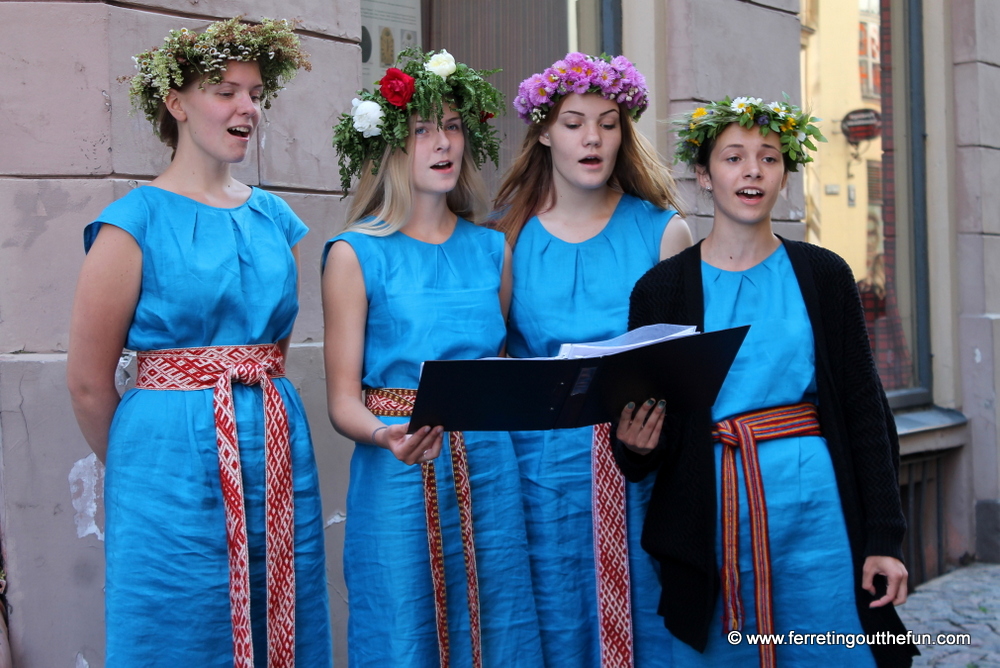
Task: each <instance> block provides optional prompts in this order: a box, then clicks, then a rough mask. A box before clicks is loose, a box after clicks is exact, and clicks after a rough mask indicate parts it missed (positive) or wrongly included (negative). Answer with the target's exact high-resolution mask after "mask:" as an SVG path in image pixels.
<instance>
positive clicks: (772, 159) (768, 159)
mask: <svg viewBox="0 0 1000 668" xmlns="http://www.w3.org/2000/svg"><path fill="white" fill-rule="evenodd" d="M764 162H768V163H775V162H778V159H777V158H775V157H774V156H773V155H766V156H764Z"/></svg>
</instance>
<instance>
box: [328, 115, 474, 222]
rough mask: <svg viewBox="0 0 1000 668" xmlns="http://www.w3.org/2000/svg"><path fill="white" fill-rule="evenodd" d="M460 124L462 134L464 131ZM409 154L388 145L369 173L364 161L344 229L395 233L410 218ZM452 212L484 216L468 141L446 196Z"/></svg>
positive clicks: (410, 143) (409, 144)
mask: <svg viewBox="0 0 1000 668" xmlns="http://www.w3.org/2000/svg"><path fill="white" fill-rule="evenodd" d="M412 125H413V123H412V121H411V132H410V136H409V138H408V139H407V143H406V146H407V148H408V149H409V148H412V146H413V132H412ZM465 131H466V130H465V126H464V125H463V126H462V133H463V134H464V133H465ZM411 163H412V153H411V152H409V151H404V150H402V149H398V148H394V147H392V146H389V145H387V146H386V147H385V151H384V153H383V154H382V167H381V169H379V170H378V174H372V166H371V161H370V160H369V161H366V163H365V166H364V169H363V170H362V174H361V179H360V180H359V181H358V187H357V190H356V191H355V193H354V201H353V202H352V203H351V207H350V209H349V210H348V212H347V223H346V224H345V225H344V229H349V230H351V231H352V232H361V233H362V234H370V235H372V236H376V237H384V236H388V235H390V234H392V233H393V232H397V231H398V230H399V229H400V228H402V227H403V226H404V225H405V224H406V223H407V221H409V219H410V214H411V213H412V205H413V201H412V198H411V194H410V166H411ZM445 201H446V202H447V203H448V209H449V210H451V212H452V213H454V214H456V215H458V216H461V217H462V218H465V219H467V220H470V221H472V222H479V221H480V220H482V219H483V217H484V216H485V213H486V210H487V207H488V205H489V196H488V195H487V191H486V184H485V183H484V182H483V177H482V175H481V174H480V173H479V168H478V167H477V166H476V161H475V158H474V157H473V154H472V148H471V146H470V145H469V142H468V140H466V142H465V150H464V151H462V165H461V171H460V173H459V175H458V183H457V184H455V188H454V189H453V190H452V191H451V192H449V193H448V194H447V196H446V198H445Z"/></svg>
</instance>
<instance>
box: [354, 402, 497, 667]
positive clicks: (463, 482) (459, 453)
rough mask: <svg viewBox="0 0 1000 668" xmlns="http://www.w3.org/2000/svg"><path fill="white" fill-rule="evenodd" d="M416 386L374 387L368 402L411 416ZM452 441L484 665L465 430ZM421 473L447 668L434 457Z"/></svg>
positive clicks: (479, 658) (475, 657)
mask: <svg viewBox="0 0 1000 668" xmlns="http://www.w3.org/2000/svg"><path fill="white" fill-rule="evenodd" d="M416 398H417V391H416V390H406V389H370V390H368V391H367V396H366V398H365V406H367V408H368V410H370V411H371V412H372V414H373V415H377V416H379V417H409V416H410V414H411V413H412V412H413V402H414V401H415V400H416ZM448 439H449V441H448V443H449V445H450V446H451V447H450V449H451V467H452V472H453V473H452V475H453V477H454V479H455V494H456V496H457V498H458V516H459V522H460V525H461V534H462V554H463V556H464V558H465V578H466V591H467V597H468V604H469V631H470V636H471V638H470V641H471V643H472V665H473V667H474V668H482V665H483V649H482V632H481V626H480V612H479V575H478V572H477V570H476V542H475V533H474V532H473V527H472V486H471V484H470V481H469V461H468V456H467V454H466V451H465V438H464V437H463V435H462V432H460V431H452V432H448ZM420 472H421V474H422V476H423V483H424V515H425V516H426V518H427V546H428V548H429V551H430V560H431V581H432V584H433V587H434V614H435V623H436V625H437V637H438V654H439V656H440V659H441V666H442V668H448V666H449V665H451V664H450V661H451V645H450V641H449V638H448V596H447V586H446V580H445V572H444V539H443V536H442V533H441V512H440V506H439V505H438V493H437V477H436V475H435V468H434V462H432V461H431V462H422V463H421V464H420Z"/></svg>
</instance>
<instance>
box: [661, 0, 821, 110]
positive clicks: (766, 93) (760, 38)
mask: <svg viewBox="0 0 1000 668" xmlns="http://www.w3.org/2000/svg"><path fill="white" fill-rule="evenodd" d="M775 2H779V3H780V4H782V5H784V4H789V5H792V4H795V5H797V4H798V3H797V1H796V0H789V1H788V2H785V1H783V0H775ZM668 11H669V14H668V21H667V29H668V30H670V36H669V39H668V56H667V65H668V68H669V69H668V71H669V75H668V76H669V80H670V97H671V99H672V100H717V99H720V98H722V97H724V96H725V95H734V96H739V95H753V96H755V97H762V98H767V100H773V99H778V100H780V99H781V93H782V92H787V93H788V94H789V95H791V96H792V99H793V100H798V99H799V95H798V92H799V51H800V48H801V47H800V40H801V35H800V30H801V25H800V23H799V19H798V16H797V15H795V14H790V13H783V12H776V11H774V10H773V9H769V8H767V7H762V6H760V5H759V4H756V3H749V2H742V1H740V0H724V1H723V0H717V1H715V2H705V1H704V0H675V1H672V2H670V3H669V6H668ZM741 64H746V66H745V67H741V66H740V65H741ZM688 108H690V107H688ZM682 110H683V109H680V110H678V111H682Z"/></svg>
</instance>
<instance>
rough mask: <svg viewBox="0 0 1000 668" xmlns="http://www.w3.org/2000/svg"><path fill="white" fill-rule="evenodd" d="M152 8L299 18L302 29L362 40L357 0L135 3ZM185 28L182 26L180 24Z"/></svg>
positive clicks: (256, 18)
mask: <svg viewBox="0 0 1000 668" xmlns="http://www.w3.org/2000/svg"><path fill="white" fill-rule="evenodd" d="M132 4H133V5H135V6H138V7H148V8H149V9H151V10H154V11H156V10H166V11H168V12H170V11H173V12H177V13H179V14H182V15H183V14H197V15H201V16H205V15H211V16H214V17H216V18H214V19H212V20H213V21H216V20H219V19H228V18H229V17H231V16H236V15H238V14H242V15H243V17H244V18H245V19H246V20H248V21H259V20H261V19H262V18H264V17H268V18H273V19H282V18H283V19H289V20H298V21H299V22H300V23H299V29H300V30H306V31H308V32H311V33H318V34H320V35H327V36H329V37H338V38H342V39H349V40H354V41H358V42H360V41H361V6H360V3H357V2H339V1H337V0H330V1H326V2H317V0H284V1H283V2H280V3H277V2H274V1H273V0H211V2H209V1H208V0H137V1H136V2H134V3H132ZM177 27H178V28H179V27H181V26H180V25H178V26H177Z"/></svg>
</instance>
